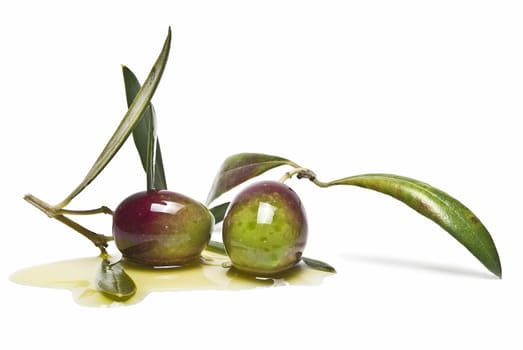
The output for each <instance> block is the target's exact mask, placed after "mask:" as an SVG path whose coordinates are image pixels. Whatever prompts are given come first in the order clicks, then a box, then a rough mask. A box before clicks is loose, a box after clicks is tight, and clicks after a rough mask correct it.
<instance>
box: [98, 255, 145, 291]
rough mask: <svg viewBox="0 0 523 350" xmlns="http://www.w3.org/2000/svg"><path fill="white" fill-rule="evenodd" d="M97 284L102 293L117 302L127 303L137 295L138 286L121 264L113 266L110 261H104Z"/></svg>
mask: <svg viewBox="0 0 523 350" xmlns="http://www.w3.org/2000/svg"><path fill="white" fill-rule="evenodd" d="M95 283H96V288H97V289H98V291H99V292H100V293H102V294H104V295H105V296H107V297H108V298H111V299H113V300H116V301H126V300H128V299H130V298H131V297H132V296H133V295H134V294H135V293H136V284H135V283H134V281H133V280H132V279H131V277H130V276H129V275H128V274H127V273H126V272H125V270H124V269H123V267H122V266H121V264H120V262H117V263H114V264H111V263H110V262H109V260H108V259H103V260H102V263H101V266H100V269H99V270H98V273H97V275H96V281H95Z"/></svg>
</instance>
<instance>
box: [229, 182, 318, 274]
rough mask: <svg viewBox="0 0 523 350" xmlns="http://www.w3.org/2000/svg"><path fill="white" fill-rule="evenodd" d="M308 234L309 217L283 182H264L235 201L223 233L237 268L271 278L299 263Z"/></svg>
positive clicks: (230, 255)
mask: <svg viewBox="0 0 523 350" xmlns="http://www.w3.org/2000/svg"><path fill="white" fill-rule="evenodd" d="M307 231H308V226H307V217H306V214H305V210H304V208H303V205H302V203H301V200H300V198H299V197H298V195H297V194H296V193H295V192H294V191H293V190H292V189H291V188H289V187H288V186H287V185H285V184H283V183H281V182H276V181H262V182H258V183H255V184H253V185H250V186H248V187H247V188H245V189H244V190H243V191H242V192H241V193H239V194H238V196H236V198H234V200H233V201H232V202H231V205H230V207H229V210H228V212H227V215H226V217H225V219H224V222H223V231H222V233H223V243H224V245H225V249H226V251H227V254H228V256H229V258H230V259H231V262H232V264H233V266H234V267H235V268H237V269H238V270H241V271H244V272H247V273H250V274H254V275H258V276H270V275H275V274H278V273H281V272H284V271H286V270H288V269H290V268H292V267H293V266H294V265H296V263H297V262H299V261H300V258H301V256H302V254H303V250H304V249H305V244H306V242H307Z"/></svg>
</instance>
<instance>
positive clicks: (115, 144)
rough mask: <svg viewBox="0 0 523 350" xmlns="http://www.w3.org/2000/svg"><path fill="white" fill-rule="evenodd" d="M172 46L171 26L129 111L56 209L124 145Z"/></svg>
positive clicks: (67, 201)
mask: <svg viewBox="0 0 523 350" xmlns="http://www.w3.org/2000/svg"><path fill="white" fill-rule="evenodd" d="M170 47H171V28H169V31H168V33H167V37H166V39H165V42H164V44H163V48H162V51H161V52H160V55H159V56H158V58H157V60H156V62H155V63H154V65H153V67H152V69H151V71H150V73H149V75H148V76H147V79H146V80H145V82H144V84H143V86H142V87H141V88H140V90H139V91H138V93H137V94H136V97H135V98H134V100H133V103H132V104H131V106H129V109H128V110H127V113H125V116H124V117H123V119H122V121H121V122H120V124H119V125H118V127H117V128H116V130H115V132H114V133H113V135H112V136H111V138H110V139H109V142H108V143H107V145H106V146H105V148H104V149H103V151H102V153H101V154H100V155H99V157H98V158H97V159H96V161H95V162H94V164H93V166H92V167H91V169H90V170H89V172H88V173H87V175H86V176H85V178H84V180H83V181H82V182H81V183H80V184H79V185H78V186H77V187H76V188H75V189H74V190H73V191H72V192H71V193H70V194H69V195H68V196H67V197H66V198H65V199H64V200H63V201H62V202H60V203H59V204H57V205H56V206H55V209H61V208H63V207H65V206H66V205H67V204H69V202H70V201H71V200H72V199H73V198H74V197H76V196H77V195H78V194H79V193H80V192H82V191H83V190H84V189H85V188H86V187H87V186H88V185H89V184H90V183H91V182H92V181H93V180H94V179H95V178H96V177H97V176H98V174H100V172H101V171H102V170H103V169H104V168H105V167H106V165H107V164H108V163H109V161H110V160H111V159H112V158H113V157H114V155H115V154H116V152H118V150H119V149H120V148H121V147H122V145H123V143H124V142H125V140H126V139H127V137H129V135H130V134H131V132H132V130H133V129H134V128H135V126H136V124H137V123H138V121H139V120H140V117H141V116H142V114H143V112H144V111H145V109H146V108H147V106H148V105H149V102H150V101H151V98H152V97H153V95H154V92H155V91H156V87H157V86H158V83H159V82H160V79H161V77H162V74H163V71H164V69H165V65H166V63H167V59H168V57H169V51H170Z"/></svg>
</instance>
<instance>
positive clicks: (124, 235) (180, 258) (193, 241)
mask: <svg viewBox="0 0 523 350" xmlns="http://www.w3.org/2000/svg"><path fill="white" fill-rule="evenodd" d="M213 225H214V216H213V215H212V214H211V212H210V211H209V210H208V209H207V207H205V206H204V205H203V204H201V203H199V202H197V201H195V200H193V199H191V198H189V197H187V196H184V195H182V194H179V193H176V192H171V191H166V190H162V191H143V192H138V193H135V194H133V195H131V196H129V197H127V198H126V199H124V200H123V201H122V202H121V203H120V204H119V205H118V207H117V208H116V210H115V212H114V216H113V237H114V241H115V243H116V246H117V248H118V249H119V250H120V252H121V253H122V256H123V257H124V258H125V259H127V260H129V261H132V262H134V263H137V264H140V265H146V266H178V265H183V264H186V263H188V262H190V261H192V260H195V259H197V258H198V257H199V256H200V253H201V252H202V250H203V249H204V248H205V247H206V245H207V243H208V242H209V239H210V237H211V232H212V228H213Z"/></svg>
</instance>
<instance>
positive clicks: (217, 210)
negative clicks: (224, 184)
mask: <svg viewBox="0 0 523 350" xmlns="http://www.w3.org/2000/svg"><path fill="white" fill-rule="evenodd" d="M229 204H230V203H229V202H225V203H222V204H219V205H217V206H214V207H212V208H211V209H209V210H210V211H211V213H212V215H214V223H215V224H217V223H220V222H222V221H223V218H224V217H225V213H226V212H227V208H229Z"/></svg>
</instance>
